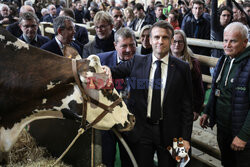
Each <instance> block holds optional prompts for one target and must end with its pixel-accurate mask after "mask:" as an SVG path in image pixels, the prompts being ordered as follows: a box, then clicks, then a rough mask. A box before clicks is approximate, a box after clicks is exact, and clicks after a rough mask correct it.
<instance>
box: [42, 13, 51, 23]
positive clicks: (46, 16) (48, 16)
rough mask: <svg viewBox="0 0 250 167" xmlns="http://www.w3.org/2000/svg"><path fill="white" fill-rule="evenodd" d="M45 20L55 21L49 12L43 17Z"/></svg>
mask: <svg viewBox="0 0 250 167" xmlns="http://www.w3.org/2000/svg"><path fill="white" fill-rule="evenodd" d="M43 21H44V22H51V23H53V18H52V17H51V16H50V14H48V15H45V16H44V17H43Z"/></svg>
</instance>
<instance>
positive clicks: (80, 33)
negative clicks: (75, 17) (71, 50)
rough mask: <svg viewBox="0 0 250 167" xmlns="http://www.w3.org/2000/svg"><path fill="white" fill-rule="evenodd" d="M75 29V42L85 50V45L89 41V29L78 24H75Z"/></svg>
mask: <svg viewBox="0 0 250 167" xmlns="http://www.w3.org/2000/svg"><path fill="white" fill-rule="evenodd" d="M75 29H76V33H75V35H74V37H75V39H76V41H75V42H76V43H77V44H78V45H79V46H80V48H81V50H83V47H84V45H85V44H87V43H88V42H89V35H88V30H87V29H86V28H85V27H80V26H78V25H76V26H75Z"/></svg>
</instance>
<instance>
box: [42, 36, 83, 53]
mask: <svg viewBox="0 0 250 167" xmlns="http://www.w3.org/2000/svg"><path fill="white" fill-rule="evenodd" d="M70 45H71V46H72V47H74V48H75V49H76V50H77V51H78V53H79V55H80V56H81V49H80V47H79V46H78V45H77V44H75V43H74V42H71V44H70ZM41 49H44V50H47V51H50V52H52V53H55V54H58V55H61V56H63V53H62V51H61V49H60V47H59V45H58V44H57V42H56V39H55V38H53V39H52V40H51V41H49V42H47V43H45V44H44V45H42V46H41Z"/></svg>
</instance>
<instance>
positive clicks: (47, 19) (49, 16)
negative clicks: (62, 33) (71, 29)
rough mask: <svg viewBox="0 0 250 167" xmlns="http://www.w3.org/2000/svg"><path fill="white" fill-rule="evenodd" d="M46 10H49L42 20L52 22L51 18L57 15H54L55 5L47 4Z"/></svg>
mask: <svg viewBox="0 0 250 167" xmlns="http://www.w3.org/2000/svg"><path fill="white" fill-rule="evenodd" d="M48 10H49V15H46V16H44V18H43V21H44V22H51V23H53V20H54V19H55V18H56V16H57V15H56V7H55V5H49V6H48Z"/></svg>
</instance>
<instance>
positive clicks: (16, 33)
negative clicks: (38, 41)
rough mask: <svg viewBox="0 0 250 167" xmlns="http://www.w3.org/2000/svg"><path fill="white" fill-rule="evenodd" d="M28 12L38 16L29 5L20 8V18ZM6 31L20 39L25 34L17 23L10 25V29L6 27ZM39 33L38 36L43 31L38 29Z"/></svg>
mask: <svg viewBox="0 0 250 167" xmlns="http://www.w3.org/2000/svg"><path fill="white" fill-rule="evenodd" d="M26 12H31V13H32V14H34V15H35V14H36V13H35V9H34V8H33V7H32V6H29V5H24V6H22V7H21V8H20V12H19V17H21V16H22V15H23V13H26ZM6 29H7V30H8V31H9V32H10V33H11V34H12V35H14V36H15V37H17V38H19V37H20V36H21V35H22V34H23V32H22V30H21V29H20V27H19V22H15V23H12V24H10V25H9V26H8V27H6ZM37 33H38V34H41V31H40V29H39V28H38V30H37Z"/></svg>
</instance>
